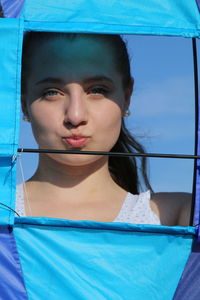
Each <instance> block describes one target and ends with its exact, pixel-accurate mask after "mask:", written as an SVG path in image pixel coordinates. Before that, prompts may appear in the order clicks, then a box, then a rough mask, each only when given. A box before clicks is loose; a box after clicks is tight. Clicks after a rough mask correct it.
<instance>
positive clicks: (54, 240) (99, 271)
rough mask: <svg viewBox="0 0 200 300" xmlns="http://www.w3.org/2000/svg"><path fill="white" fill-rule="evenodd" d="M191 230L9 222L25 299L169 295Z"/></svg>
mask: <svg viewBox="0 0 200 300" xmlns="http://www.w3.org/2000/svg"><path fill="white" fill-rule="evenodd" d="M194 232H195V229H194V228H181V227H177V228H176V227H171V228H169V227H163V226H155V225H154V226H149V225H146V226H145V225H141V226H139V225H138V226H137V225H131V224H123V223H118V224H117V223H116V224H115V223H101V222H90V221H68V220H59V219H48V218H16V224H15V226H14V234H15V238H16V243H17V248H18V252H19V256H20V261H21V264H22V269H23V274H24V280H25V285H26V289H27V293H28V297H29V299H30V300H33V299H34V300H40V299H44V298H45V299H48V300H57V299H59V300H60V299H68V300H70V299H73V300H74V299H87V300H90V299H91V300H93V299H106V300H109V299H110V300H113V299H116V300H117V299H124V300H126V299H127V300H129V299H134V300H141V299H148V300H160V299H162V300H165V299H166V300H169V299H172V297H173V295H174V292H175V289H176V286H177V283H178V281H179V279H180V276H181V274H182V271H183V268H184V266H185V263H186V261H187V258H188V256H189V253H190V251H191V244H192V236H193V234H194ZM177 253H178V255H177ZM172 274H173V276H172ZM161 295H162V298H161Z"/></svg>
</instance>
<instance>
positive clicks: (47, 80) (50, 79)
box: [35, 77, 65, 85]
mask: <svg viewBox="0 0 200 300" xmlns="http://www.w3.org/2000/svg"><path fill="white" fill-rule="evenodd" d="M43 83H58V84H65V80H63V79H61V78H56V77H47V78H45V79H42V80H39V81H37V82H36V84H35V85H39V84H43Z"/></svg>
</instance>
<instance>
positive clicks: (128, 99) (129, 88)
mask: <svg viewBox="0 0 200 300" xmlns="http://www.w3.org/2000/svg"><path fill="white" fill-rule="evenodd" d="M133 87H134V79H133V78H131V82H130V84H129V85H128V86H127V88H126V90H125V98H124V100H125V102H124V110H127V109H128V108H129V105H130V102H131V95H132V93H133Z"/></svg>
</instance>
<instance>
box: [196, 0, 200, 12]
mask: <svg viewBox="0 0 200 300" xmlns="http://www.w3.org/2000/svg"><path fill="white" fill-rule="evenodd" d="M196 1H197V5H198V8H199V11H200V0H196Z"/></svg>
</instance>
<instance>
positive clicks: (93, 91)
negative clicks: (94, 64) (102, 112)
mask: <svg viewBox="0 0 200 300" xmlns="http://www.w3.org/2000/svg"><path fill="white" fill-rule="evenodd" d="M88 94H95V95H104V96H106V95H107V94H108V90H107V89H106V88H104V87H94V88H91V89H90V90H89V92H88Z"/></svg>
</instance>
